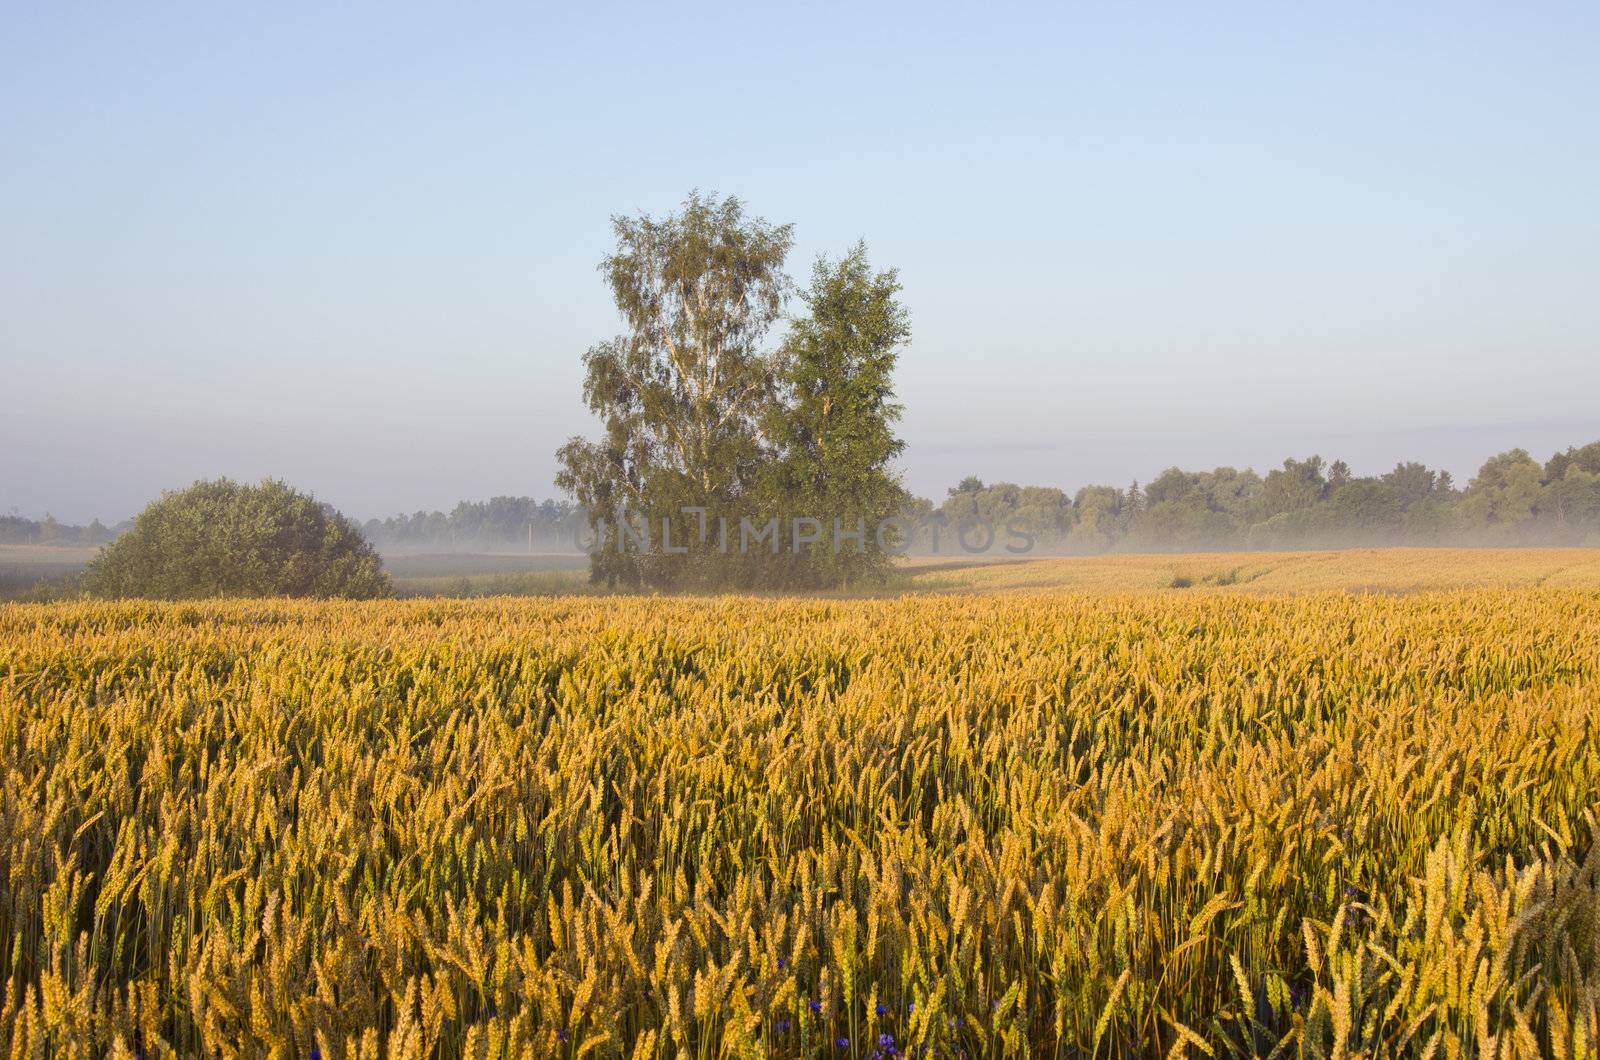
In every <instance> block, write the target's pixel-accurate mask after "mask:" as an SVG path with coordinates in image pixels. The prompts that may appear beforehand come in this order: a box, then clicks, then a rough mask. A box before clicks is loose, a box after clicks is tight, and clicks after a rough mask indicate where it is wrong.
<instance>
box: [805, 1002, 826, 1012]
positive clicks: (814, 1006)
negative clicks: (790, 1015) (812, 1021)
mask: <svg viewBox="0 0 1600 1060" xmlns="http://www.w3.org/2000/svg"><path fill="white" fill-rule="evenodd" d="M806 1008H808V1009H810V1010H811V1011H812V1012H821V1011H822V1002H820V1001H807V1002H806Z"/></svg>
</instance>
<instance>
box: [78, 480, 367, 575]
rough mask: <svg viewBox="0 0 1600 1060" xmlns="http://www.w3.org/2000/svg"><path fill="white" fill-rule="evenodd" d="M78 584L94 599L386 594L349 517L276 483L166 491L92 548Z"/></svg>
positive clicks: (202, 485) (225, 483)
mask: <svg viewBox="0 0 1600 1060" xmlns="http://www.w3.org/2000/svg"><path fill="white" fill-rule="evenodd" d="M85 585H86V587H87V588H88V589H89V591H90V592H92V593H95V594H97V595H101V596H137V597H151V598H157V599H189V598H195V597H213V596H312V597H352V598H357V599H364V598H369V597H377V596H388V595H390V594H391V592H392V588H391V586H390V584H389V577H388V575H387V574H385V573H384V570H383V563H382V561H381V560H380V559H379V558H378V554H377V553H376V552H375V551H373V548H372V546H371V545H370V544H369V543H368V542H367V541H366V539H365V538H363V537H362V536H361V533H360V531H359V530H358V529H357V528H356V527H355V525H354V524H353V523H351V522H350V521H349V520H347V519H345V518H344V517H343V516H342V515H340V514H339V513H338V512H336V511H334V510H333V509H332V508H330V507H328V506H327V505H324V504H319V503H317V501H315V500H314V499H312V498H311V497H310V496H308V495H306V494H304V493H300V492H297V491H296V490H294V489H291V488H290V487H289V486H287V485H286V484H284V483H282V482H277V481H273V480H270V479H269V480H267V481H265V482H262V483H261V484H260V485H256V486H250V485H242V484H240V483H237V482H233V481H230V480H229V479H217V480H215V481H210V482H196V483H195V484H194V485H193V486H191V487H189V488H188V489H186V490H181V491H174V492H167V493H164V494H162V495H161V498H160V499H159V500H157V501H154V502H153V503H151V504H150V505H149V506H148V507H147V508H145V510H144V511H142V512H141V513H139V515H138V516H137V517H136V518H135V519H134V522H133V527H132V529H131V530H129V531H128V532H127V533H125V534H123V535H122V536H121V537H119V538H118V539H117V540H116V541H114V542H112V543H111V544H109V545H107V546H106V547H105V548H104V549H102V550H101V552H100V554H99V556H97V557H96V558H95V559H94V561H93V562H92V563H91V564H90V565H89V569H88V571H87V572H86V577H85Z"/></svg>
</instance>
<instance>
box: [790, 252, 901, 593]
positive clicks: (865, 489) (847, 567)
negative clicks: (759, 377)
mask: <svg viewBox="0 0 1600 1060" xmlns="http://www.w3.org/2000/svg"><path fill="white" fill-rule="evenodd" d="M899 293H900V281H899V279H898V277H897V274H896V273H895V271H894V270H892V269H891V270H888V271H885V272H874V271H873V270H872V268H871V266H870V265H869V264H868V262H867V249H866V246H865V244H863V243H857V244H856V245H855V246H854V247H853V248H851V250H850V252H849V253H848V254H846V255H845V256H844V257H843V258H842V259H840V260H839V261H838V262H834V263H830V262H829V261H827V260H826V259H820V260H818V262H817V264H816V267H815V268H814V269H813V271H812V275H811V287H810V289H809V290H808V291H807V292H806V293H805V294H804V295H803V298H804V300H805V304H806V309H807V313H806V314H805V315H804V316H801V317H800V318H798V319H796V320H795V321H794V323H793V329H792V331H791V332H790V335H789V338H788V341H787V342H786V343H785V344H784V346H783V349H782V351H781V352H780V355H779V367H778V380H779V392H778V395H777V396H778V400H777V401H776V402H774V403H773V405H772V407H771V409H770V411H769V420H768V424H767V437H768V438H769V439H770V441H771V443H772V444H773V446H774V447H775V448H776V450H777V452H778V454H779V456H778V460H777V461H776V463H775V464H774V465H773V466H772V467H771V468H770V472H769V475H768V478H767V487H768V489H769V490H770V491H771V492H772V493H773V494H774V496H773V498H772V502H771V503H770V504H769V507H770V508H773V509H776V510H779V511H787V512H789V513H791V518H793V517H795V516H799V517H802V518H813V519H817V520H819V521H821V522H822V523H823V524H824V525H823V526H822V527H821V528H820V533H821V540H819V541H817V542H815V543H813V544H811V545H810V547H809V548H807V549H805V550H799V551H798V553H797V554H795V555H791V557H790V562H789V563H788V564H787V565H786V566H787V569H788V571H789V574H788V577H787V578H785V579H784V580H786V581H787V582H789V583H790V584H799V585H819V584H825V585H834V584H840V583H845V582H855V581H860V580H862V579H863V578H881V576H882V575H883V574H884V573H885V572H886V570H887V566H888V560H889V557H888V556H887V555H886V554H885V553H884V552H883V551H882V550H881V549H879V547H878V542H877V540H876V537H877V535H876V533H875V531H876V529H877V527H878V526H879V525H880V524H881V523H882V522H883V521H884V520H887V519H888V518H890V517H891V516H893V515H894V514H895V513H896V512H898V511H899V510H900V509H901V508H902V507H903V506H904V504H905V502H906V499H907V497H906V493H905V491H904V490H903V489H902V488H901V486H900V482H899V479H898V477H897V476H896V475H895V473H894V472H893V470H892V469H891V467H890V465H891V462H892V461H893V460H894V458H895V457H897V456H899V455H900V453H901V451H902V450H903V449H904V448H905V445H904V443H903V442H901V441H900V439H899V438H897V437H895V433H894V425H895V423H896V422H897V421H898V420H899V419H900V406H899V405H898V404H897V403H896V402H895V400H894V378H893V376H894V367H895V363H896V361H897V360H898V357H899V350H900V347H901V346H903V345H904V344H905V343H906V342H907V340H908V339H909V338H910V336H911V325H910V320H909V318H908V316H907V313H906V310H905V307H904V306H902V305H901V304H900V299H899ZM836 526H837V528H838V529H839V531H840V533H841V536H840V537H839V539H838V540H835V537H834V530H835V527H836ZM858 531H860V536H859V537H858V538H856V539H855V540H853V541H846V540H845V539H844V537H843V534H845V533H850V534H854V533H857V532H858Z"/></svg>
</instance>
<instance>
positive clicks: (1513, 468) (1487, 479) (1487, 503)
mask: <svg viewBox="0 0 1600 1060" xmlns="http://www.w3.org/2000/svg"><path fill="white" fill-rule="evenodd" d="M1543 484H1544V469H1543V468H1542V467H1540V465H1539V462H1538V461H1536V460H1534V459H1533V457H1531V456H1529V455H1528V451H1527V450H1526V449H1511V450H1508V451H1506V452H1504V453H1500V454H1499V455H1497V456H1492V457H1490V458H1489V459H1488V460H1486V461H1485V462H1484V464H1483V466H1482V467H1481V468H1479V469H1478V474H1477V475H1476V476H1475V477H1474V478H1473V479H1472V481H1471V482H1469V483H1468V484H1467V492H1466V496H1465V497H1464V498H1463V500H1462V505H1463V507H1464V509H1465V512H1466V514H1467V516H1468V518H1469V519H1470V520H1471V521H1472V522H1473V523H1475V524H1476V525H1479V526H1486V527H1495V528H1502V529H1516V528H1526V527H1528V526H1530V525H1531V524H1532V523H1533V522H1534V520H1535V519H1536V518H1537V517H1538V514H1539V501H1540V498H1541V495H1542V492H1543Z"/></svg>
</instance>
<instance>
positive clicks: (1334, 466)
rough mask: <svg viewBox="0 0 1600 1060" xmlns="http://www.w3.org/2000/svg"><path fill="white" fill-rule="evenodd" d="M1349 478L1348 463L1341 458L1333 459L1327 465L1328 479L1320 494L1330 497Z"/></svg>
mask: <svg viewBox="0 0 1600 1060" xmlns="http://www.w3.org/2000/svg"><path fill="white" fill-rule="evenodd" d="M1350 479H1351V474H1350V465H1349V464H1347V463H1345V462H1344V461H1343V460H1335V461H1334V462H1333V463H1331V464H1329V465H1328V481H1327V483H1326V484H1325V485H1324V487H1323V491H1322V495H1323V496H1324V497H1331V496H1333V495H1334V494H1335V493H1338V492H1339V490H1340V489H1341V488H1342V487H1343V486H1345V484H1347V483H1348V482H1349V481H1350Z"/></svg>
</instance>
